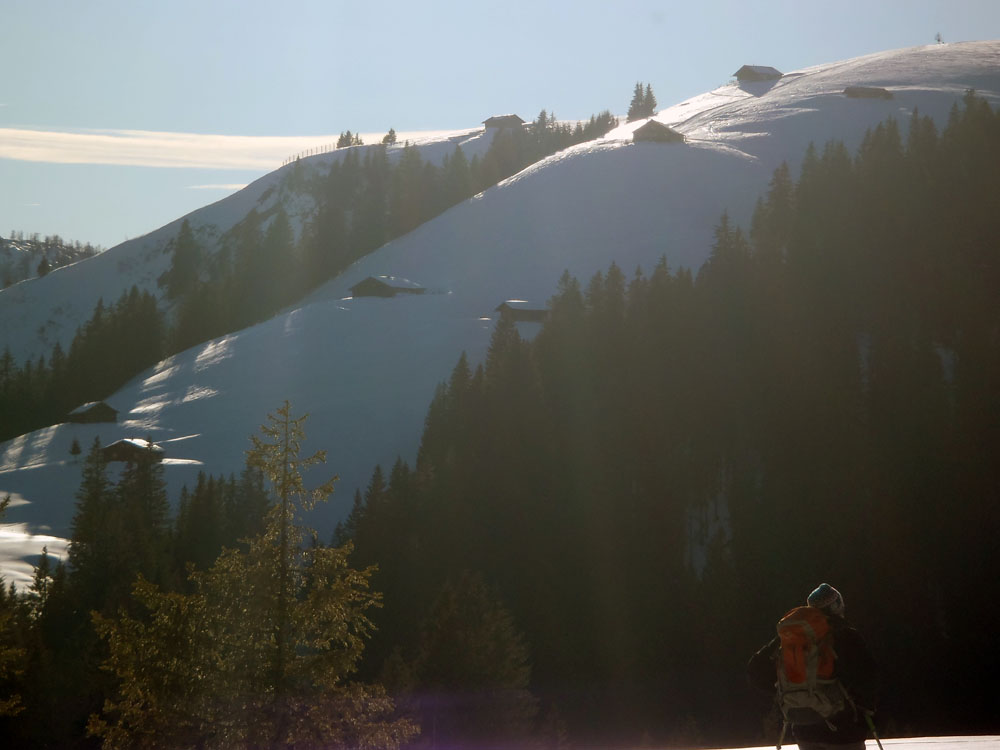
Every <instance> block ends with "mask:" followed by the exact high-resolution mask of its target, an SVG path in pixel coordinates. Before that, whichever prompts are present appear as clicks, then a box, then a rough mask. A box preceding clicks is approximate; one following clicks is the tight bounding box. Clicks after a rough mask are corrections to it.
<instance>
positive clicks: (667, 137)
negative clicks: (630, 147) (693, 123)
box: [632, 120, 684, 143]
mask: <svg viewBox="0 0 1000 750" xmlns="http://www.w3.org/2000/svg"><path fill="white" fill-rule="evenodd" d="M632 140H633V141H634V142H635V143H639V142H641V141H648V142H653V143H684V136H683V135H681V134H680V133H678V132H677V131H676V130H674V129H673V128H671V127H668V126H666V125H664V124H663V123H662V122H657V121H656V120H649V121H648V122H646V124H645V125H642V126H640V127H638V128H636V129H635V130H634V131H632Z"/></svg>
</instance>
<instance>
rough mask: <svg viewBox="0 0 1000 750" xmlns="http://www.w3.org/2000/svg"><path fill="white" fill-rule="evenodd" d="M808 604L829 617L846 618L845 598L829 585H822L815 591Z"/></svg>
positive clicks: (807, 601)
mask: <svg viewBox="0 0 1000 750" xmlns="http://www.w3.org/2000/svg"><path fill="white" fill-rule="evenodd" d="M806 604H808V605H809V606H810V607H816V609H821V610H823V611H824V612H825V613H826V614H828V615H837V617H843V616H844V597H842V596H841V595H840V592H839V591H837V589H835V588H834V587H833V586H831V585H830V584H829V583H821V584H820V585H819V586H817V587H816V588H815V589H813V591H812V593H811V594H809V598H807V599H806Z"/></svg>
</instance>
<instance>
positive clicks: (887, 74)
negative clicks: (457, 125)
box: [0, 41, 1000, 746]
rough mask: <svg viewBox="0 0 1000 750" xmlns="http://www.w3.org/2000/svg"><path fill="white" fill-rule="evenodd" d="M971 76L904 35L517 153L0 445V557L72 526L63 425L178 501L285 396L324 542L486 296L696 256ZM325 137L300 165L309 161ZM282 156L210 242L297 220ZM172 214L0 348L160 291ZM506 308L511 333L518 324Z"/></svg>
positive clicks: (430, 154) (20, 324)
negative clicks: (311, 474) (439, 208)
mask: <svg viewBox="0 0 1000 750" xmlns="http://www.w3.org/2000/svg"><path fill="white" fill-rule="evenodd" d="M737 62H738V61H737ZM736 67H739V66H738V65H734V69H735V68H736ZM857 85H862V86H880V87H885V88H887V89H889V90H890V91H892V92H893V94H894V98H893V99H891V100H882V99H850V98H847V97H846V96H844V95H843V90H844V88H845V87H847V86H857ZM969 88H974V89H975V90H976V91H977V92H978V93H979V94H980V95H982V96H984V97H985V98H986V99H987V100H988V101H990V103H991V104H992V105H993V106H997V104H998V103H1000V42H996V41H994V42H966V43H957V44H944V45H932V46H927V47H915V48H910V49H904V50H896V51H890V52H884V53H879V54H874V55H867V56H864V57H860V58H856V59H853V60H847V61H843V62H837V63H832V64H828V65H820V66H816V67H812V68H808V69H805V70H801V71H795V72H791V73H787V74H785V76H784V77H783V78H781V79H780V80H778V81H773V82H766V83H751V84H743V85H737V84H736V83H731V84H729V85H726V86H723V87H721V88H719V89H716V90H715V91H711V92H708V93H706V94H703V95H701V96H697V97H694V98H692V99H690V100H688V101H685V102H681V103H679V104H677V105H674V106H672V107H669V108H667V109H664V110H662V111H660V112H659V113H658V114H657V115H656V116H655V119H657V120H659V121H661V122H663V123H665V124H667V125H670V126H671V127H672V128H674V129H675V130H678V131H679V132H681V133H683V134H684V135H685V137H686V139H687V142H686V143H685V144H655V143H640V144H635V143H632V141H631V132H632V131H633V130H634V129H635V128H637V127H639V126H640V125H642V121H639V122H634V123H629V124H626V125H622V126H620V127H618V128H617V129H615V130H614V131H612V132H611V133H609V134H608V135H607V136H606V137H604V138H602V139H600V140H597V141H593V142H590V143H586V144H581V145H579V146H576V147H573V148H570V149H567V150H565V151H562V152H560V153H558V154H555V155H553V156H551V157H549V158H548V159H545V160H543V161H542V162H539V163H538V164H535V165H532V166H531V167H529V168H527V169H525V170H524V171H522V172H521V173H519V174H517V175H515V176H513V177H511V178H510V179H508V180H506V181H505V182H503V183H501V184H500V185H498V186H496V187H494V188H491V189H489V190H487V191H485V192H484V193H481V194H480V195H477V196H475V197H474V198H472V199H470V200H468V201H466V202H464V203H462V204H460V205H458V206H455V207H454V208H452V209H450V210H449V211H447V212H446V213H444V214H443V215H441V216H439V217H437V218H436V219H434V220H432V221H430V222H428V223H426V224H424V225H423V226H421V227H419V228H418V229H416V230H415V231H413V232H411V233H410V234H408V235H406V236H404V237H401V238H399V239H397V240H395V241H393V242H391V243H389V244H387V245H385V246H384V247H382V248H381V249H379V250H377V251H376V252H374V253H372V254H371V255H369V256H367V257H365V258H363V259H361V260H360V261H358V262H357V263H356V264H354V265H353V266H352V267H350V268H349V269H347V270H346V271H345V272H344V273H342V274H341V275H340V276H338V277H337V278H334V279H333V280H331V281H330V282H328V283H327V284H325V285H324V286H322V287H320V288H319V289H318V290H317V291H316V292H314V293H313V294H312V295H311V296H310V297H309V298H307V299H305V300H303V301H302V302H301V303H300V304H298V305H296V306H295V307H294V308H293V309H288V310H285V311H283V312H282V313H281V314H279V315H277V316H275V317H274V318H272V319H271V320H268V321H266V322H264V323H261V324H259V325H257V326H254V327H252V328H249V329H246V330H243V331H239V332H237V333H233V334H231V335H228V336H225V337H223V338H221V339H218V340H215V341H212V342H209V343H206V344H202V345H199V346H196V347H194V348H192V349H189V350H187V351H185V352H182V353H180V354H178V355H176V356H174V357H171V358H170V359H167V360H164V361H163V362H160V363H159V364H158V365H156V366H155V367H154V368H152V369H150V370H149V371H147V372H145V373H142V374H141V375H140V376H138V377H137V378H135V379H134V380H133V381H132V382H130V383H129V384H127V385H126V386H125V387H124V388H122V389H121V390H119V391H118V392H117V393H115V394H114V395H113V396H111V397H110V398H108V399H107V401H108V403H110V404H111V405H112V406H113V407H115V408H116V409H118V411H119V415H120V416H119V419H120V421H119V423H118V424H93V425H80V424H62V425H55V426H52V427H48V428H45V429H42V430H38V431H36V432H33V433H30V434H28V435H23V436H21V437H19V438H16V439H14V440H11V441H8V442H6V443H3V444H0V496H2V494H4V493H12V494H13V495H14V496H15V497H16V498H17V499H18V502H17V503H15V504H14V506H13V507H11V508H10V510H9V511H8V516H7V518H6V519H5V520H6V521H7V522H8V523H9V524H12V525H10V526H8V527H7V528H6V529H5V535H4V536H2V537H0V572H2V573H3V574H4V575H6V576H7V577H8V579H12V580H23V579H24V576H25V575H26V570H27V571H28V572H29V573H30V567H26V566H25V564H24V561H25V560H26V559H29V556H30V555H31V554H37V553H38V551H39V550H40V549H41V547H42V546H43V544H47V545H48V546H49V551H50V552H53V551H54V550H55V548H56V547H57V546H58V545H56V544H55V543H53V542H51V541H49V539H50V537H51V538H56V539H60V538H64V537H66V536H67V534H68V533H69V529H70V525H71V520H72V516H73V511H74V493H75V491H76V488H77V486H78V484H79V479H80V466H79V462H78V461H75V460H71V457H70V454H69V448H70V445H71V444H72V442H73V439H74V438H76V439H77V440H78V441H79V443H80V445H81V446H84V448H85V449H86V447H87V446H89V445H90V444H91V443H92V441H93V439H94V437H95V436H98V437H100V439H101V442H102V444H104V445H107V444H109V443H111V442H114V441H115V440H118V439H121V438H147V437H148V438H151V439H152V440H153V441H154V442H156V443H157V444H159V445H162V446H163V447H164V449H165V452H166V453H165V455H166V460H165V461H164V463H165V466H166V478H167V482H168V487H169V490H170V492H171V497H172V498H173V499H176V497H177V494H178V492H179V490H180V487H181V486H182V485H184V484H187V485H188V486H192V485H193V483H194V481H195V479H196V476H197V472H198V471H200V470H204V471H206V472H208V473H211V474H215V475H218V474H226V475H228V474H230V473H236V474H238V473H239V472H240V470H241V469H242V467H243V463H244V458H245V455H244V453H245V450H246V448H247V446H248V444H249V436H250V434H251V433H254V432H255V431H256V430H257V429H258V426H259V425H260V424H261V423H262V422H264V420H265V417H266V415H267V413H269V412H273V411H274V410H275V409H276V408H277V407H279V406H280V405H281V404H282V402H283V401H284V400H285V399H288V400H289V401H290V402H291V403H292V408H293V413H295V414H302V413H309V415H310V419H309V420H308V422H307V423H306V431H307V435H308V441H307V445H306V449H307V450H315V449H320V448H323V449H326V450H327V451H328V462H329V463H328V467H327V471H326V472H325V474H324V475H323V476H321V474H322V472H320V471H319V470H317V471H316V473H315V479H316V481H317V483H318V481H319V480H320V479H321V478H323V479H325V478H326V477H327V475H330V474H339V476H340V477H341V481H340V482H339V483H338V485H337V487H338V489H337V492H336V494H335V496H334V498H333V500H332V501H331V503H329V504H327V505H326V506H322V507H321V508H320V509H317V510H316V511H314V512H313V514H312V515H311V516H310V518H309V519H308V520H309V522H310V523H311V524H312V525H314V526H316V527H317V528H318V529H319V531H320V533H321V535H322V536H324V537H325V538H328V535H329V534H330V533H331V532H332V530H333V526H334V524H335V522H336V521H337V520H338V519H340V518H342V517H343V516H344V515H345V514H346V512H347V510H348V509H349V508H350V504H351V499H352V496H353V493H354V491H355V489H356V488H361V489H363V488H364V486H365V485H366V484H367V481H368V479H369V477H370V476H371V472H372V470H373V469H374V467H375V465H376V464H381V465H382V466H383V468H384V469H388V468H389V467H390V466H391V464H392V463H393V462H394V461H395V460H396V458H397V457H402V458H403V459H404V460H406V461H409V462H411V464H412V462H413V460H414V458H415V455H416V450H417V447H418V445H419V439H420V435H421V431H422V428H423V420H424V416H425V414H426V410H427V407H428V405H429V403H430V401H431V398H432V396H433V394H434V390H435V387H436V386H437V385H438V384H439V383H440V382H442V381H444V380H446V379H447V378H448V376H449V374H450V372H451V369H452V367H453V366H454V364H455V363H456V362H457V360H458V358H459V355H460V354H461V353H462V352H463V351H465V352H466V353H467V354H468V356H469V358H470V361H471V362H473V363H476V362H479V361H482V359H483V357H484V355H485V351H486V348H487V346H488V343H489V338H490V333H491V330H492V325H493V318H494V317H495V315H496V313H495V312H494V310H495V308H496V307H497V305H499V304H500V303H501V302H503V301H504V300H508V299H527V300H536V301H537V300H546V299H548V298H549V297H551V296H552V294H553V293H554V291H555V288H556V284H557V281H558V279H559V277H560V275H561V274H562V273H563V271H564V270H568V271H569V272H570V273H572V274H573V275H574V276H576V277H577V278H578V279H579V280H580V281H581V283H582V284H584V285H585V284H586V282H587V281H588V280H589V278H590V276H591V275H593V274H594V273H595V272H597V271H604V270H606V269H607V267H608V266H609V264H610V263H611V262H612V261H614V262H616V263H617V264H618V265H619V266H620V267H621V268H622V270H623V271H624V272H625V273H626V274H631V273H632V272H633V271H634V270H635V269H636V268H637V267H642V268H643V269H645V270H647V271H648V270H650V269H652V267H653V266H654V265H655V263H656V262H657V261H658V260H659V259H660V257H661V256H665V257H666V258H667V260H668V262H669V263H670V266H671V267H672V268H675V269H676V268H677V267H679V266H685V267H688V268H691V269H693V270H696V269H697V268H698V267H699V266H700V264H701V263H702V262H703V261H704V259H705V258H706V257H707V255H708V253H709V251H710V248H711V242H712V233H713V230H714V227H715V225H716V223H717V222H718V220H719V217H720V216H721V214H722V212H723V211H728V212H729V215H730V217H731V218H732V219H733V220H735V221H736V222H737V223H739V224H741V225H742V226H744V227H748V224H749V219H750V216H751V213H752V210H753V207H754V204H755V202H756V200H757V198H758V197H759V196H761V195H762V194H763V193H764V191H765V190H766V188H767V184H768V182H769V180H770V178H771V176H772V173H773V171H774V169H775V168H777V167H778V166H779V165H780V164H781V163H782V162H783V161H785V162H787V163H788V164H789V166H790V168H791V169H792V174H793V176H797V173H798V164H799V162H800V161H801V158H802V156H803V154H804V152H805V150H806V148H807V146H808V145H809V144H810V143H815V144H816V145H817V147H820V148H821V147H822V146H823V145H824V144H825V143H826V142H827V141H828V140H830V139H833V138H836V139H839V140H842V141H843V142H844V143H845V144H846V145H847V147H848V148H849V149H851V150H852V151H853V150H854V149H855V148H856V146H857V145H858V144H859V143H860V141H861V139H862V138H863V136H864V133H865V131H866V130H867V129H868V128H870V127H873V126H874V125H876V124H877V123H879V122H881V121H883V120H885V119H886V118H887V117H889V116H893V117H895V118H896V119H897V120H898V121H899V124H900V126H901V128H902V129H903V130H904V132H905V128H906V125H907V124H908V122H909V118H910V116H911V115H912V113H913V111H914V110H915V109H919V112H920V113H921V114H926V115H930V116H931V117H933V118H934V119H935V120H936V121H937V122H938V124H939V127H943V126H944V124H945V123H946V121H947V116H948V113H949V111H950V109H951V108H952V106H953V105H955V104H956V103H957V102H960V100H961V98H962V96H963V94H964V93H965V91H966V90H967V89H969ZM456 143H460V144H461V145H462V147H463V150H464V151H465V153H466V156H467V157H468V158H471V157H472V156H473V155H474V154H476V153H479V154H482V153H483V152H484V151H485V148H486V147H487V146H488V142H487V140H486V136H484V135H483V134H482V133H481V131H474V130H465V131H455V132H454V133H451V134H449V135H447V136H437V137H435V138H433V139H427V140H425V141H422V142H419V143H417V145H418V147H419V148H420V149H421V151H422V154H423V155H424V158H427V159H432V160H435V161H439V160H440V159H441V158H443V157H444V155H445V154H449V153H451V152H452V151H453V150H454V147H455V144H456ZM399 148H401V146H397V147H395V148H394V151H395V152H398V149H399ZM342 154H343V151H342V150H341V151H336V152H333V153H330V154H324V155H320V156H315V157H310V158H309V159H303V164H305V165H306V166H307V167H308V168H309V169H311V170H313V173H314V174H322V173H323V172H324V171H325V170H326V169H327V168H328V165H329V163H330V161H331V160H332V159H337V158H341V157H342ZM293 168H294V165H288V166H285V167H283V168H282V169H280V170H277V171H276V172H274V173H271V174H269V175H266V176H265V177H262V178H261V179H259V180H257V181H256V182H254V183H253V184H251V185H249V186H248V187H247V188H245V189H244V190H242V191H240V192H239V193H237V194H235V195H233V196H230V197H228V198H225V199H223V200H221V201H219V202H217V203H214V204H212V205H209V206H206V207H205V208H202V209H199V210H198V211H195V212H193V213H192V214H190V215H189V216H188V217H187V218H188V219H189V221H190V222H191V226H192V228H193V229H194V230H195V232H196V236H198V237H199V239H200V240H201V241H202V243H203V245H204V246H205V247H206V248H208V250H209V252H211V251H212V250H213V249H215V248H217V245H214V244H213V243H215V242H217V241H218V238H219V237H220V236H221V235H222V234H223V233H224V232H225V231H226V230H227V229H229V228H230V227H232V226H233V225H234V224H235V223H236V222H238V221H239V220H240V219H241V218H242V217H243V216H245V215H246V214H247V213H248V212H249V211H250V210H251V209H252V208H254V207H257V208H258V210H264V209H266V208H268V207H270V206H273V205H274V202H275V201H282V203H283V205H285V207H286V210H287V211H288V212H289V214H290V218H291V219H292V222H293V225H294V226H297V227H301V226H302V225H303V223H304V222H307V221H308V220H309V216H310V211H311V209H312V205H311V199H309V198H308V196H303V195H301V194H293V193H290V192H289V189H288V187H287V185H286V184H285V180H286V178H287V176H288V174H289V170H291V169H293ZM180 221H181V219H178V220H177V221H175V222H172V223H171V224H168V225H166V226H164V227H162V228H161V229H158V230H156V231H154V232H152V233H150V234H148V235H146V236H145V237H141V238H137V239H135V240H131V241H129V242H126V243H123V244H122V245H119V246H117V247H115V248H112V249H111V250H108V251H106V252H105V253H103V254H101V255H99V256H96V257H94V258H90V259H88V260H85V261H82V262H79V263H76V264H74V265H72V266H68V267H65V268H61V269H58V270H57V271H54V272H52V273H50V274H48V275H47V276H46V277H44V278H41V279H33V280H29V281H25V282H22V283H20V284H16V285H14V286H13V287H10V288H9V289H6V290H4V291H3V292H0V348H2V347H3V346H9V347H10V349H11V352H12V353H13V354H14V356H15V357H16V358H18V359H19V360H20V359H23V358H24V357H27V356H38V354H41V353H47V352H48V351H49V348H50V347H51V346H52V345H53V344H54V343H55V341H57V340H58V341H61V342H62V344H63V346H64V347H66V346H67V345H68V343H69V341H70V340H71V339H72V336H73V333H74V332H75V330H76V327H77V326H78V325H79V324H80V323H82V322H83V321H85V320H86V319H87V318H89V317H90V314H91V312H92V310H93V307H94V304H95V303H96V301H97V299H98V298H99V297H103V298H104V300H105V302H111V301H114V300H116V299H117V298H118V297H119V296H120V295H121V293H122V292H123V291H126V290H127V289H128V288H129V287H130V286H131V285H132V284H137V285H138V286H139V287H140V288H143V289H148V290H150V291H152V292H154V293H156V294H158V295H159V294H160V293H161V290H159V289H158V287H157V285H156V279H157V278H158V277H159V275H160V274H161V273H163V271H164V270H166V268H167V266H168V263H169V255H168V254H167V253H166V252H165V249H166V248H167V242H168V241H169V240H170V239H171V238H172V237H174V236H175V235H176V233H177V231H178V228H179V225H180ZM379 275H392V276H399V277H403V278H407V279H411V280H413V281H414V282H416V283H419V284H420V285H422V286H424V287H425V288H426V289H427V292H426V293H425V294H423V295H419V296H413V295H400V296H397V297H393V298H389V299H384V298H359V299H353V298H351V297H350V296H349V295H350V291H349V288H350V287H351V286H352V285H354V284H356V283H357V282H359V281H361V280H363V279H364V278H366V277H368V276H379ZM519 325H521V326H523V328H522V333H524V334H525V335H531V334H532V333H533V331H534V330H535V329H534V328H533V326H537V324H530V323H527V324H519ZM15 525H16V526H15ZM31 535H42V536H36V537H34V538H33V537H32V536H31ZM911 742H916V741H911ZM920 742H931V741H930V740H927V741H924V740H921V741H920ZM965 742H968V741H965ZM914 746H915V745H914ZM965 746H967V745H965Z"/></svg>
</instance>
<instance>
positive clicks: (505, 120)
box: [483, 115, 524, 132]
mask: <svg viewBox="0 0 1000 750" xmlns="http://www.w3.org/2000/svg"><path fill="white" fill-rule="evenodd" d="M483 126H484V127H485V128H486V129H487V130H496V131H497V132H500V131H501V130H522V129H523V128H524V120H522V119H521V118H520V117H518V116H517V115H493V117H489V118H487V119H485V120H483Z"/></svg>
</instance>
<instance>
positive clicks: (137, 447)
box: [101, 438, 163, 463]
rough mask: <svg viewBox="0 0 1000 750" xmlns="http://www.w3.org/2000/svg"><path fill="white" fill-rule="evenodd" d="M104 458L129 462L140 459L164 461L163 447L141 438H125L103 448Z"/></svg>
mask: <svg viewBox="0 0 1000 750" xmlns="http://www.w3.org/2000/svg"><path fill="white" fill-rule="evenodd" d="M101 454H102V455H103V456H104V460H105V461H108V462H111V461H125V462H127V463H137V462H139V461H162V460H163V448H161V447H160V446H158V445H157V444H156V443H151V442H149V441H148V440H140V439H139V438H124V439H122V440H118V441H116V442H114V443H111V444H110V445H107V446H105V447H104V448H102V449H101Z"/></svg>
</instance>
